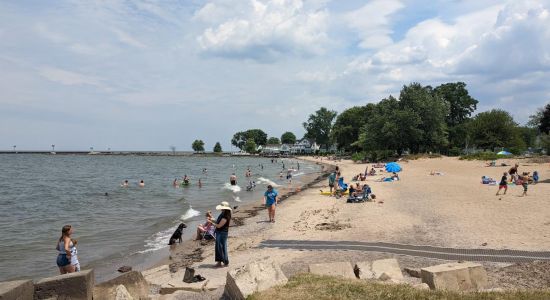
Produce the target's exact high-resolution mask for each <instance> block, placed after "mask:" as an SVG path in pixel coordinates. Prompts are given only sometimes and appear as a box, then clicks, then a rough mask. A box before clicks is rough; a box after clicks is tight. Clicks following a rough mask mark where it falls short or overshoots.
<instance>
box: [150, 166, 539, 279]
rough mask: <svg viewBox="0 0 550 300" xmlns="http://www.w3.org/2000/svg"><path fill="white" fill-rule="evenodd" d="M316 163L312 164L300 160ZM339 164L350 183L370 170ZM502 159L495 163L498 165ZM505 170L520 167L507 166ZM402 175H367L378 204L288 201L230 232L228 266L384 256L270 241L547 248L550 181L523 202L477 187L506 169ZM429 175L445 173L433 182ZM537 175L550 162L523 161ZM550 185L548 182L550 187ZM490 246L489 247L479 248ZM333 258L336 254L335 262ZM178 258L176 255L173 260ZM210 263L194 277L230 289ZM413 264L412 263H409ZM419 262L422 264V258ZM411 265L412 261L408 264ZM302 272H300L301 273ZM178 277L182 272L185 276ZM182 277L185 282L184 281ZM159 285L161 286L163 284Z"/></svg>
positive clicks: (514, 191)
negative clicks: (271, 215)
mask: <svg viewBox="0 0 550 300" xmlns="http://www.w3.org/2000/svg"><path fill="white" fill-rule="evenodd" d="M303 159H306V160H314V161H315V159H313V158H303ZM319 162H322V163H330V164H337V165H338V166H339V167H340V168H341V169H342V170H343V176H344V178H345V179H346V182H348V181H349V180H350V179H351V178H352V177H353V175H355V174H358V173H360V172H363V171H364V170H365V166H366V165H365V164H355V163H353V162H351V161H341V162H333V161H327V160H326V159H325V160H323V161H319ZM501 162H504V161H498V162H497V164H500V163H501ZM506 162H507V163H508V164H511V163H515V162H516V161H506ZM401 164H402V166H403V168H404V170H403V172H401V173H400V176H401V180H400V181H398V182H390V183H388V182H376V181H375V180H376V179H378V178H380V177H382V176H383V175H386V174H380V175H378V176H374V177H367V181H366V183H368V184H369V185H370V186H371V187H372V189H373V192H374V193H375V194H376V195H377V202H376V203H372V202H369V203H361V204H347V203H346V200H345V198H341V199H335V198H333V197H329V196H322V195H320V193H319V189H327V183H326V182H323V183H321V184H318V185H317V186H314V187H313V188H311V189H308V190H306V191H303V192H301V193H299V194H298V195H296V196H293V197H291V198H289V199H288V200H287V201H285V202H284V203H282V204H281V205H279V207H278V208H277V216H276V220H277V222H276V223H275V224H271V223H267V222H265V220H267V212H266V211H261V212H260V214H258V215H257V216H254V217H251V218H248V219H246V220H245V225H244V226H240V227H236V228H232V229H231V230H230V239H229V249H230V250H229V252H230V254H229V255H230V261H231V266H238V265H242V264H245V263H247V262H250V261H253V260H257V259H263V258H268V257H269V258H270V259H272V260H275V261H277V262H279V263H280V264H281V265H286V266H289V267H290V268H299V265H300V264H301V262H305V261H315V260H317V261H319V260H354V259H363V258H367V257H370V256H372V257H379V256H380V254H376V253H366V252H356V253H355V251H351V252H345V253H343V252H333V251H327V252H324V253H320V252H317V253H315V251H298V250H280V249H261V248H258V245H259V243H260V242H261V241H263V240H267V239H288V240H292V239H298V240H347V241H349V240H356V241H369V242H376V241H385V242H395V243H404V244H415V245H433V246H447V247H464V248H482V247H487V248H495V249H502V248H508V249H522V250H549V249H550V183H539V184H538V185H531V186H529V194H528V196H527V197H519V195H521V193H522V188H521V187H518V186H511V187H510V188H509V190H508V194H507V195H505V196H495V193H496V189H497V187H496V186H487V185H482V184H481V183H480V179H481V176H482V175H487V176H491V177H493V178H495V179H497V180H498V179H499V178H500V176H501V175H502V173H503V172H504V171H506V170H508V168H509V167H485V166H484V163H483V162H479V161H471V162H469V161H459V160H458V159H455V158H440V159H421V160H417V161H410V162H403V163H401ZM431 170H435V171H439V172H442V173H444V175H442V176H430V175H429V173H430V171H431ZM534 170H538V171H539V174H540V177H541V180H542V181H544V180H545V179H548V178H550V166H549V165H548V164H546V165H541V164H538V165H536V164H526V163H524V162H521V161H520V172H523V171H530V172H532V171H534ZM549 182H550V181H549ZM322 223H328V224H337V225H340V226H342V227H343V228H342V229H340V230H334V231H331V230H320V229H319V224H322ZM483 243H487V245H486V246H482V244H483ZM335 253H338V254H336V255H337V256H336V257H335ZM176 257H177V255H176ZM203 257H205V260H204V261H203V262H200V263H195V264H194V267H195V268H196V269H197V273H199V274H202V275H203V276H205V277H206V278H208V279H209V281H208V283H207V284H206V287H207V288H216V287H218V286H220V285H223V284H224V283H225V271H226V270H227V269H225V268H224V269H221V270H220V269H214V268H212V266H213V263H214V257H213V245H212V246H207V247H205V252H204V253H203ZM404 259H405V260H409V258H408V257H405V258H404ZM417 262H421V263H425V262H424V261H422V260H417ZM410 263H411V264H414V263H415V261H412V260H411V261H410ZM298 271H299V270H298ZM182 272H183V270H180V271H179V272H178V274H176V275H175V276H173V278H175V279H174V280H173V281H172V282H171V283H170V285H178V286H179V285H181V276H183V275H182ZM180 273H181V274H180ZM180 275H181V276H180ZM160 281H161V282H159V283H162V280H160ZM195 287H198V285H197V286H195Z"/></svg>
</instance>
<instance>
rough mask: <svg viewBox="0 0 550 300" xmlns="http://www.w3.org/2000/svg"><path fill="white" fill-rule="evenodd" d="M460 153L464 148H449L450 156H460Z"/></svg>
mask: <svg viewBox="0 0 550 300" xmlns="http://www.w3.org/2000/svg"><path fill="white" fill-rule="evenodd" d="M460 154H462V150H461V149H460V148H458V147H453V148H451V149H449V153H448V155H449V156H460Z"/></svg>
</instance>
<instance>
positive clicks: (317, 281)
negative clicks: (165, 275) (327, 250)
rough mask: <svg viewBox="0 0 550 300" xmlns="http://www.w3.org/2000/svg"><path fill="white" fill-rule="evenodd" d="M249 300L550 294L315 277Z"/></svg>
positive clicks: (483, 299)
mask: <svg viewBox="0 0 550 300" xmlns="http://www.w3.org/2000/svg"><path fill="white" fill-rule="evenodd" d="M247 299H250V300H271V299H305V300H307V299H311V300H314V299H315V300H318V299H342V300H343V299H353V300H356V299H404V300H406V299H428V300H432V299H433V300H436V299H447V300H459V299H460V300H463V299H466V300H512V299H514V300H516V299H520V300H521V299H525V300H527V299H529V300H539V299H540V300H543V299H544V300H547V299H550V290H545V291H538V290H536V291H509V292H502V293H499V292H472V293H457V292H448V291H430V290H418V289H415V288H413V287H410V286H408V285H405V284H399V285H394V284H382V283H377V282H373V281H361V280H349V279H347V280H346V279H340V278H336V277H329V276H318V275H313V274H300V275H296V276H294V277H292V278H290V280H289V281H288V283H287V284H286V285H284V286H279V287H274V288H271V289H269V290H266V291H263V292H261V293H254V294H253V295H251V296H249V297H248V298H247Z"/></svg>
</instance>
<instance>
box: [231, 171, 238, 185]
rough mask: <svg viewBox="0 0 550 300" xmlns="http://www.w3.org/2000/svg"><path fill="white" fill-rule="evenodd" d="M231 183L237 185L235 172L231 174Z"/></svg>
mask: <svg viewBox="0 0 550 300" xmlns="http://www.w3.org/2000/svg"><path fill="white" fill-rule="evenodd" d="M229 183H230V184H231V185H237V176H236V175H235V173H232V174H231V176H229Z"/></svg>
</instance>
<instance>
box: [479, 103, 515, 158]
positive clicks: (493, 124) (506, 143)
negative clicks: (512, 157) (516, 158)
mask: <svg viewBox="0 0 550 300" xmlns="http://www.w3.org/2000/svg"><path fill="white" fill-rule="evenodd" d="M469 131H470V135H471V139H472V143H474V144H475V145H476V146H477V147H479V148H483V149H494V148H504V147H507V148H514V147H515V148H519V149H525V143H524V142H523V140H522V138H521V135H520V131H519V130H518V129H517V124H516V122H514V118H512V116H511V115H510V114H509V113H508V112H506V111H504V110H500V109H493V110H491V111H486V112H482V113H480V114H478V115H477V116H475V118H473V120H472V121H471V122H470V123H469Z"/></svg>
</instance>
